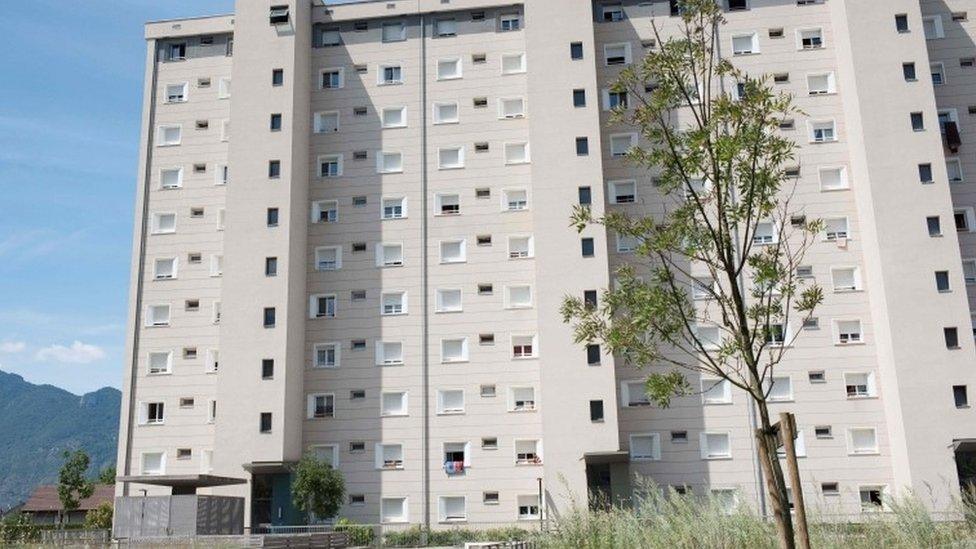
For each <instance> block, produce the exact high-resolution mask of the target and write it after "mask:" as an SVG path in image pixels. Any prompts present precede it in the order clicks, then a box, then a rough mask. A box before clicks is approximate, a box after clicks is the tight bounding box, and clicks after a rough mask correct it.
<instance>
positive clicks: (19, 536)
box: [0, 513, 41, 544]
mask: <svg viewBox="0 0 976 549" xmlns="http://www.w3.org/2000/svg"><path fill="white" fill-rule="evenodd" d="M40 536H41V529H40V528H38V527H37V526H36V525H34V523H33V522H32V521H31V518H30V516H28V515H27V514H25V513H17V514H15V515H7V516H6V517H4V518H3V520H2V521H0V542H3V543H4V544H6V543H30V542H33V541H37V539H38V538H40Z"/></svg>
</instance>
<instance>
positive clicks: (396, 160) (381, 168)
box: [376, 151, 403, 173]
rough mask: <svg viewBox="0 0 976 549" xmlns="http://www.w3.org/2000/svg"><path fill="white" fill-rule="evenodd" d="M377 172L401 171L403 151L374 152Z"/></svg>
mask: <svg viewBox="0 0 976 549" xmlns="http://www.w3.org/2000/svg"><path fill="white" fill-rule="evenodd" d="M376 172H377V173H402V172H403V153H399V152H386V151H380V152H378V153H377V154H376Z"/></svg>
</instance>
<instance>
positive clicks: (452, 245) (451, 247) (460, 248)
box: [440, 240, 467, 263]
mask: <svg viewBox="0 0 976 549" xmlns="http://www.w3.org/2000/svg"><path fill="white" fill-rule="evenodd" d="M466 243H467V241H466V240H442V241H441V246H440V252H441V263H464V262H465V261H467V254H466Z"/></svg>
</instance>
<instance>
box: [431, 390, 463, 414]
mask: <svg viewBox="0 0 976 549" xmlns="http://www.w3.org/2000/svg"><path fill="white" fill-rule="evenodd" d="M437 413H438V414H463V413H464V391H463V390H462V389H438V391H437Z"/></svg>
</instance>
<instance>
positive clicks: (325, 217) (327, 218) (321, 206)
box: [312, 200, 339, 223]
mask: <svg viewBox="0 0 976 549" xmlns="http://www.w3.org/2000/svg"><path fill="white" fill-rule="evenodd" d="M338 221H339V201H338V200H319V201H317V202H313V203H312V223H336V222H338Z"/></svg>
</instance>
